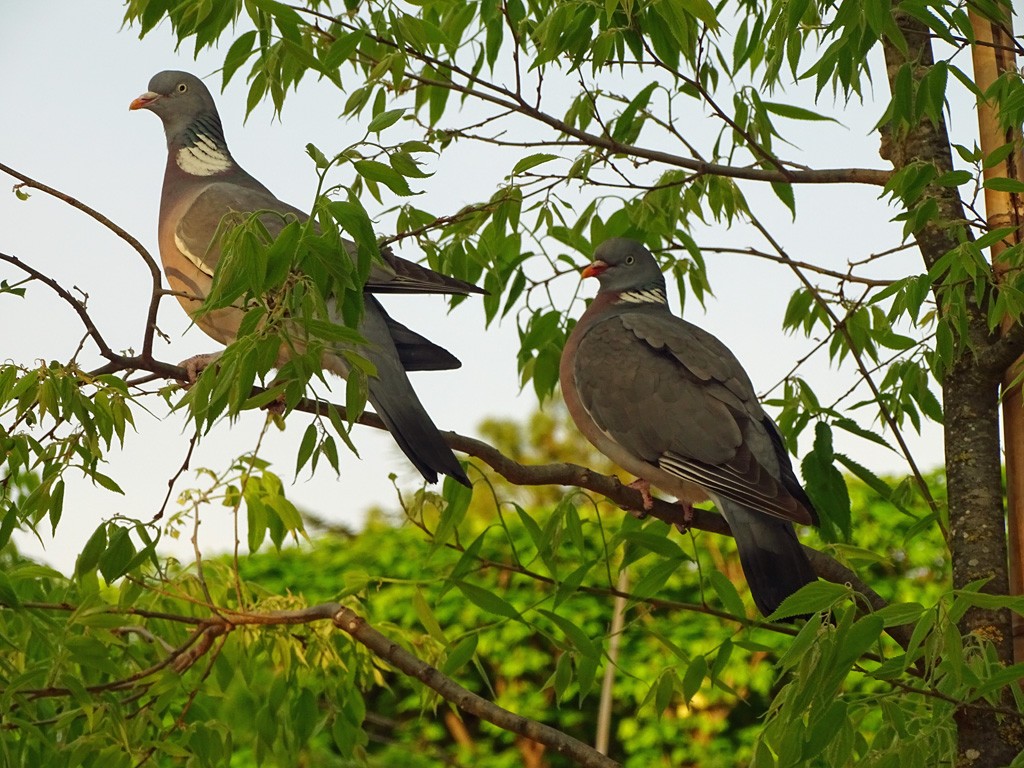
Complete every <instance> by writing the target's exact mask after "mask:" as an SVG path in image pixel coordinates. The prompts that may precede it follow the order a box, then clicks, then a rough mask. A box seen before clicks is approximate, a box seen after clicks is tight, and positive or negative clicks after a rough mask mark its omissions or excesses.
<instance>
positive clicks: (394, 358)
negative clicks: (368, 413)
mask: <svg viewBox="0 0 1024 768" xmlns="http://www.w3.org/2000/svg"><path fill="white" fill-rule="evenodd" d="M365 299H366V305H365V310H364V317H363V323H362V324H361V325H360V328H359V331H360V333H362V334H363V337H364V338H365V339H366V340H367V341H368V342H369V343H370V345H371V349H370V350H368V352H367V357H368V358H369V359H370V361H371V362H372V363H373V364H374V366H376V368H377V375H376V376H371V377H370V380H369V390H370V392H369V398H368V399H369V401H370V404H371V405H373V408H374V410H375V411H376V412H377V415H378V416H380V417H381V420H383V422H384V424H385V426H386V427H387V428H388V431H389V432H391V435H392V437H394V438H395V442H397V443H398V447H399V448H401V449H402V452H403V453H404V454H405V455H406V456H408V457H409V461H411V462H412V463H413V465H414V466H415V467H416V469H418V470H419V471H420V474H422V475H423V477H425V478H426V479H427V482H430V483H434V482H437V474H438V473H439V472H440V473H442V474H445V475H449V476H451V477H452V478H454V479H455V480H458V481H459V482H460V483H462V484H463V485H465V486H467V487H469V486H471V483H470V482H469V478H468V477H466V473H465V471H464V470H463V469H462V466H461V465H460V464H459V460H458V459H456V458H455V454H454V453H452V449H451V448H449V447H448V445H447V443H445V441H444V439H443V438H442V437H441V433H440V432H438V430H437V427H436V426H435V425H434V422H433V421H431V419H430V416H429V415H428V414H427V411H426V409H424V407H423V404H422V403H421V402H420V399H419V398H418V397H417V396H416V392H415V390H413V388H412V382H410V381H409V377H408V376H407V375H406V372H405V368H404V367H403V366H402V362H401V360H400V358H399V355H398V352H397V351H396V349H395V345H394V342H393V341H392V338H391V335H390V334H389V333H388V326H387V324H386V318H387V315H386V314H385V312H384V309H383V307H381V306H380V304H378V303H377V301H376V300H375V299H373V297H371V296H366V297H365Z"/></svg>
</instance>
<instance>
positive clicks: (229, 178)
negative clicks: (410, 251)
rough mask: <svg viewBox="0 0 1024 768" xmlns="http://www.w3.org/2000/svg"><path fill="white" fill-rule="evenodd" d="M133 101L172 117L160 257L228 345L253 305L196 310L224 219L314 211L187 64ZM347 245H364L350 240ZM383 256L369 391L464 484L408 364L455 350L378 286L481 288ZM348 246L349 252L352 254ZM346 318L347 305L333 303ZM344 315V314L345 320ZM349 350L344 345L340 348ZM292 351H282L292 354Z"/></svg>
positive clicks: (406, 441) (365, 327) (366, 334)
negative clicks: (396, 313) (281, 181)
mask: <svg viewBox="0 0 1024 768" xmlns="http://www.w3.org/2000/svg"><path fill="white" fill-rule="evenodd" d="M129 109H133V110H135V109H148V110H149V111H151V112H154V113H155V114H156V115H157V116H158V117H159V118H160V119H161V120H162V121H163V124H164V132H165V134H166V136H167V167H166V170H165V172H164V185H163V194H162V196H161V199H160V221H159V243H160V257H161V259H162V261H163V265H164V272H165V273H166V275H167V281H168V282H169V283H170V286H171V289H172V290H174V291H175V292H176V293H177V297H178V301H179V302H181V305H182V307H184V309H185V312H187V313H188V314H189V316H192V317H195V321H196V324H197V325H198V326H199V327H200V328H201V329H202V330H203V331H205V332H206V333H207V334H208V335H209V336H211V337H213V338H214V339H216V340H217V341H219V342H221V343H222V344H230V343H231V342H232V341H233V340H234V338H235V336H236V334H237V332H238V327H239V324H240V323H241V320H242V317H243V314H244V311H243V310H242V309H240V308H237V307H234V306H232V307H226V308H224V309H217V310H214V311H211V312H208V313H205V314H203V315H201V316H195V312H196V310H197V309H198V308H199V307H200V306H201V304H202V301H203V299H204V298H205V297H206V295H207V294H208V292H209V290H210V286H211V282H212V278H213V274H214V269H215V268H216V266H217V262H218V260H219V259H220V243H219V237H218V227H219V226H220V223H221V219H222V218H223V217H224V216H225V215H226V214H228V213H230V212H236V213H243V214H244V213H252V212H256V211H268V212H269V213H267V214H265V215H262V216H261V220H262V222H263V224H264V225H265V226H266V227H267V229H268V230H269V232H270V234H271V235H272V236H275V235H277V234H278V233H279V232H280V231H281V230H282V229H283V228H284V226H285V224H287V222H288V221H292V220H298V221H304V220H305V219H306V218H308V217H307V215H306V213H304V212H303V211H301V210H299V209H298V208H295V207H293V206H291V205H288V204H287V203H284V202H282V201H280V200H278V199H277V198H276V197H274V195H273V194H272V193H271V192H270V190H268V189H267V188H266V187H265V186H263V184H261V183H260V182H259V181H257V180H256V179H255V178H253V177H252V176H250V175H249V174H248V173H247V172H246V171H245V170H243V169H242V167H241V166H239V165H238V163H236V162H235V160H234V158H232V156H231V153H230V151H228V147H227V143H226V142H225V140H224V131H223V129H222V128H221V122H220V116H219V115H218V114H217V107H216V105H215V104H214V101H213V97H212V96H211V95H210V91H209V90H208V89H207V87H206V86H205V85H204V84H203V82H202V81H201V80H200V79H199V78H197V77H195V76H194V75H190V74H188V73H187V72H173V71H167V72H160V73H159V74H157V75H155V76H154V77H153V79H152V80H150V81H149V90H148V91H147V92H146V93H143V94H142V95H141V96H139V97H138V98H137V99H135V100H134V101H133V102H132V103H131V106H130V107H129ZM346 247H347V248H350V249H354V245H353V244H351V243H348V242H347V241H346ZM381 255H382V262H383V263H379V264H378V263H376V262H375V263H374V265H373V267H372V269H371V272H370V276H369V279H368V281H367V283H366V285H365V287H364V291H365V293H364V302H365V303H364V313H363V318H362V321H361V322H360V325H359V328H358V330H359V333H360V334H361V335H362V336H363V338H364V339H366V340H367V342H368V344H367V345H365V346H362V347H360V348H359V349H358V350H357V351H358V353H359V354H361V355H362V356H364V357H366V358H367V359H369V360H370V362H372V363H373V365H374V366H375V367H376V369H377V374H376V376H372V377H370V381H369V395H368V399H369V401H370V403H371V404H372V405H373V407H374V409H375V410H376V412H377V414H378V415H379V416H380V417H381V419H382V420H383V421H384V423H385V425H386V426H387V428H388V430H390V432H391V434H392V435H393V436H394V438H395V440H396V442H397V443H398V445H399V447H400V448H401V449H402V451H403V452H404V453H405V455H406V456H408V457H409V460H410V461H411V462H412V463H413V464H414V465H415V467H416V468H417V469H418V470H419V471H420V473H422V475H423V477H424V478H426V479H427V480H428V481H429V482H436V480H437V473H439V472H440V473H443V474H446V475H450V476H451V477H453V478H454V479H456V480H458V481H459V482H460V483H463V484H464V485H467V486H468V485H469V484H470V483H469V479H468V478H467V477H466V474H465V472H464V471H463V469H462V467H461V466H460V464H459V462H458V460H457V459H456V458H455V454H453V453H452V451H451V449H450V448H449V447H448V446H447V445H446V444H445V442H444V440H443V439H442V437H441V435H440V433H439V432H438V430H437V427H436V426H434V423H433V421H431V419H430V416H429V415H428V414H427V412H426V410H425V409H424V408H423V405H422V403H420V401H419V398H418V397H417V396H416V392H415V391H414V390H413V388H412V384H411V383H410V381H409V377H408V376H407V375H406V371H409V370H440V369H447V368H457V367H459V365H460V363H459V361H458V359H456V358H455V357H454V356H453V355H452V354H451V353H450V352H448V351H447V350H445V349H444V348H442V347H440V346H438V345H436V344H433V343H432V342H430V341H428V340H427V339H425V338H424V337H422V336H420V335H419V334H418V333H416V332H415V331H413V330H411V329H409V328H407V327H405V326H404V325H402V324H401V323H398V322H396V321H395V320H392V319H391V318H390V317H388V315H387V313H386V312H385V311H384V308H383V307H382V306H381V305H380V303H379V302H378V301H377V299H376V298H374V296H373V295H372V294H375V293H442V294H443V293H448V294H453V293H454V294H468V293H480V292H482V291H480V290H479V289H478V288H476V286H473V285H471V284H469V283H466V282H463V281H461V280H456V279H454V278H451V277H447V276H445V275H442V274H439V273H437V272H434V271H432V270H430V269H427V268H425V267H421V266H419V265H417V264H414V263H412V262H410V261H406V260H405V259H401V258H399V257H397V256H395V255H394V254H392V253H391V252H390V251H389V250H385V251H384V252H383V253H382V254H381ZM347 257H348V256H347V255H345V254H339V258H347ZM333 309H334V311H335V312H336V315H337V317H336V319H340V317H341V313H340V308H333ZM339 321H340V320H339ZM339 351H340V350H339ZM286 359H287V357H286V352H282V360H279V361H278V362H279V363H281V362H284V361H285V360H286ZM323 365H324V367H325V368H326V369H328V370H330V371H332V372H333V373H336V374H337V375H339V376H342V377H344V376H347V375H348V371H349V365H348V363H347V361H346V360H345V358H344V356H343V355H342V354H329V355H325V356H324V360H323Z"/></svg>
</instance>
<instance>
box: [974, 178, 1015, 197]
mask: <svg viewBox="0 0 1024 768" xmlns="http://www.w3.org/2000/svg"><path fill="white" fill-rule="evenodd" d="M984 186H985V189H992V190H995V191H996V192H1010V193H1011V194H1018V195H1019V194H1022V193H1024V181H1017V180H1016V179H1001V178H999V179H986V180H985V184H984Z"/></svg>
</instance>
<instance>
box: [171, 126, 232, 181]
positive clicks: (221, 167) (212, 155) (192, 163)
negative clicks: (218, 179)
mask: <svg viewBox="0 0 1024 768" xmlns="http://www.w3.org/2000/svg"><path fill="white" fill-rule="evenodd" d="M174 160H175V162H176V163H177V164H178V167H179V168H181V170H183V171H184V172H185V173H189V174H191V175H193V176H213V175H214V174H215V173H222V172H223V171H226V170H228V169H229V168H231V165H232V163H233V161H232V159H231V155H229V154H228V152H227V150H226V149H225V148H224V147H222V146H220V145H218V144H217V143H216V142H214V141H213V140H212V139H210V137H209V136H207V135H206V134H203V133H199V134H197V135H196V143H195V144H192V145H191V146H188V147H182V148H181V149H179V150H178V154H177V155H175V157H174Z"/></svg>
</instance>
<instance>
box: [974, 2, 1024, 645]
mask: <svg viewBox="0 0 1024 768" xmlns="http://www.w3.org/2000/svg"><path fill="white" fill-rule="evenodd" d="M1001 5H1002V6H1003V8H1004V10H1005V14H1006V16H1005V19H1004V21H1003V22H1002V24H994V23H992V22H991V21H989V20H988V19H985V18H983V17H982V16H981V14H979V13H978V12H977V11H976V10H974V7H973V6H971V5H969V6H968V9H969V14H970V19H971V25H972V26H973V28H974V35H975V44H974V45H973V46H972V47H971V54H972V57H973V61H974V79H975V82H976V83H977V85H978V87H979V88H980V89H981V90H982V91H983V92H985V91H987V90H988V88H989V87H990V86H991V85H992V83H993V82H995V80H996V79H997V78H998V77H999V76H1000V75H1001V74H1003V73H1004V72H1012V71H1015V70H1016V68H1017V64H1016V57H1015V56H1014V52H1013V27H1012V24H1013V20H1012V17H1011V9H1010V6H1009V4H1008V3H1002V4H1001ZM978 133H979V142H980V146H981V151H982V152H983V153H984V155H985V156H988V155H989V154H990V153H991V152H992V151H994V150H996V149H998V148H999V147H1001V146H1003V145H1005V144H1007V143H1010V142H1013V143H1014V149H1013V151H1012V152H1010V154H1009V155H1007V157H1006V160H1004V161H1003V162H1001V163H996V164H994V165H992V166H990V167H988V168H986V169H985V170H984V175H985V180H986V181H987V180H989V179H996V178H1006V179H1015V180H1017V181H1024V175H1022V173H1021V170H1022V163H1021V159H1022V158H1021V154H1020V152H1021V145H1020V138H1021V134H1020V130H1019V127H1014V128H1011V129H1009V130H1004V129H1002V128H1001V127H1000V125H999V119H998V113H997V111H996V108H995V107H994V106H993V104H992V103H991V102H984V101H982V102H979V104H978ZM985 211H986V214H987V218H988V225H989V227H991V228H993V229H995V228H997V227H1014V232H1013V233H1011V234H1010V235H1008V236H1007V237H1006V238H1005V239H1004V240H1002V241H1000V242H998V243H996V244H994V245H993V246H992V265H993V267H994V269H995V272H996V275H997V277H999V276H1002V275H1003V274H1005V272H1006V270H1007V269H1008V267H1009V265H1008V264H1007V263H1006V262H1005V261H1004V260H1003V259H1002V258H1001V255H1002V253H1003V252H1004V251H1005V250H1006V249H1007V248H1009V247H1010V246H1012V245H1015V244H1017V243H1019V242H1021V239H1022V236H1024V232H1022V229H1021V227H1022V224H1024V200H1022V199H1021V196H1020V195H1017V194H1014V193H1008V192H998V191H996V190H992V189H986V190H985ZM1016 322H1019V319H1016V318H1014V319H1011V318H1008V319H1007V321H1005V322H1004V326H1003V327H1004V330H1005V329H1006V328H1007V327H1009V326H1010V325H1013V324H1016ZM1021 365H1022V361H1020V360H1018V361H1017V363H1016V364H1015V365H1014V366H1013V367H1011V368H1010V370H1009V371H1007V373H1006V377H1005V379H1004V380H1003V401H1002V402H1003V405H1002V413H1003V441H1004V456H1005V461H1006V513H1007V521H1006V522H1007V535H1008V537H1009V540H1008V546H1009V558H1010V562H1009V577H1010V593H1011V594H1013V595H1020V594H1024V566H1022V563H1021V558H1022V556H1024V399H1022V397H1021V387H1020V386H1019V385H1018V386H1016V387H1011V386H1010V384H1011V383H1012V381H1013V379H1014V378H1015V377H1016V376H1017V375H1018V374H1019V373H1020V371H1021ZM1013 655H1014V660H1015V661H1017V662H1020V661H1024V622H1022V620H1021V617H1020V616H1018V615H1017V614H1013Z"/></svg>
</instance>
